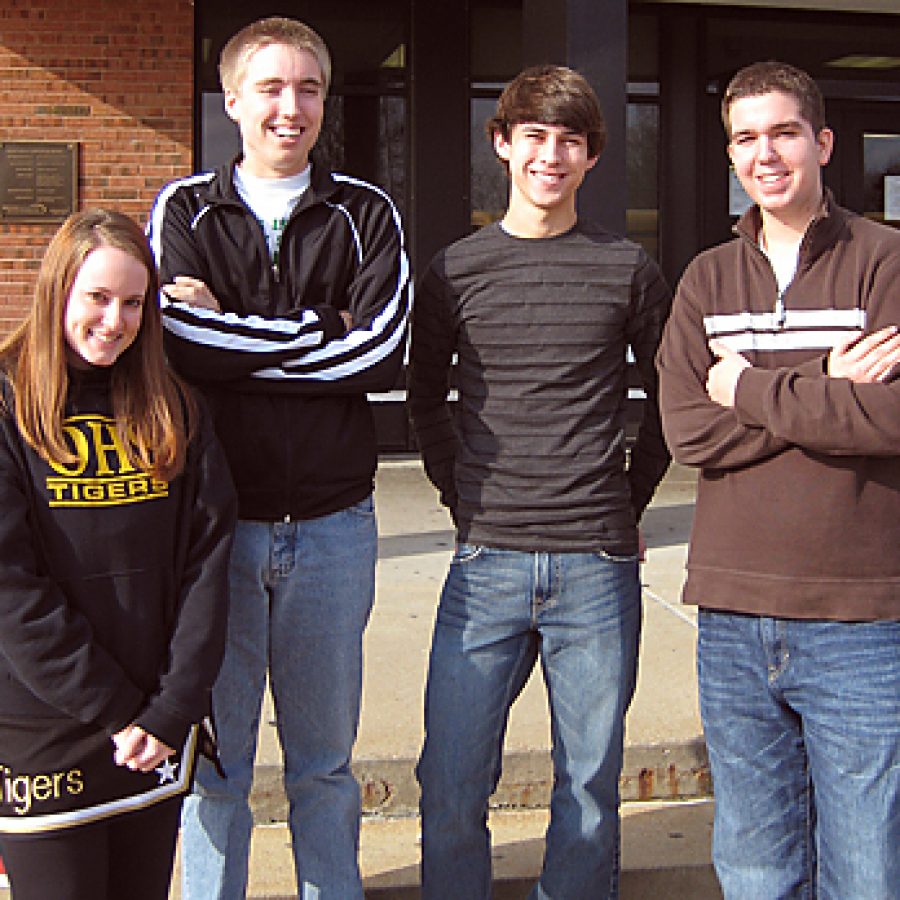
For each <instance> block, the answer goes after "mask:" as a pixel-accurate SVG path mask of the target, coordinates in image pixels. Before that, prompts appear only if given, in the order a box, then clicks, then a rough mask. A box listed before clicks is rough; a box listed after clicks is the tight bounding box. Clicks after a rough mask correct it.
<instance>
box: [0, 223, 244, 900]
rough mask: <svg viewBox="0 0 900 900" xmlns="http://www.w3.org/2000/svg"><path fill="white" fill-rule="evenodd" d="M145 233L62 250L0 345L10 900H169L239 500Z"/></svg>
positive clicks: (4, 780)
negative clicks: (183, 371)
mask: <svg viewBox="0 0 900 900" xmlns="http://www.w3.org/2000/svg"><path fill="white" fill-rule="evenodd" d="M157 297H158V282H157V276H156V269H155V265H154V261H153V257H152V255H151V253H150V250H149V248H148V245H147V242H146V239H145V237H144V234H143V232H142V231H141V230H140V228H139V227H138V226H137V225H136V224H135V223H134V222H132V220H131V219H129V218H128V217H127V216H124V215H122V214H120V213H116V212H110V211H106V210H99V209H98V210H88V211H84V212H79V213H76V214H74V215H73V216H71V217H70V218H69V219H68V220H67V221H66V222H65V223H64V224H63V226H62V228H61V229H60V230H59V232H58V233H57V234H56V236H55V237H54V238H53V240H52V241H51V243H50V246H49V247H48V249H47V252H46V255H45V257H44V260H43V262H42V265H41V269H40V272H39V274H38V279H37V285H36V289H35V295H34V304H33V307H32V309H31V312H30V314H29V316H28V318H27V319H26V321H25V322H24V323H23V324H22V325H21V327H20V328H19V329H18V330H17V331H16V332H15V334H13V335H12V337H10V338H9V339H7V341H6V342H5V343H4V344H3V346H2V347H0V390H2V400H0V510H2V515H0V854H2V857H3V859H4V862H5V863H6V868H7V870H8V872H9V877H10V881H11V885H12V892H13V897H14V898H15V900H36V898H46V897H48V896H52V897H54V898H57V900H102V898H110V900H112V898H116V900H118V898H122V897H129V898H132V900H134V898H146V900H151V898H152V900H164V898H166V897H167V895H168V888H169V880H170V877H171V869H172V860H173V855H174V848H175V839H176V834H177V829H178V817H179V810H180V805H181V797H182V794H183V793H184V791H185V790H186V789H187V787H188V785H189V781H190V778H191V774H192V769H193V761H194V755H195V752H196V749H197V746H198V731H199V729H198V726H197V723H199V722H201V721H202V720H203V718H204V717H205V715H206V714H207V712H208V707H209V693H210V688H211V685H212V682H213V680H214V678H215V675H216V673H217V671H218V668H219V664H220V661H221V655H222V650H223V646H224V636H225V624H226V609H225V604H226V597H227V585H226V571H227V560H228V554H229V552H230V543H231V534H232V529H233V525H234V517H235V500H234V491H233V487H232V484H231V480H230V477H229V475H228V469H227V466H226V463H225V460H224V457H223V455H222V453H221V449H220V447H219V445H218V443H217V442H216V440H215V438H214V437H213V432H212V428H211V424H210V423H209V422H208V421H207V418H206V416H205V414H204V413H203V411H202V409H201V408H200V407H198V406H197V405H196V404H195V402H194V400H193V399H192V397H191V395H190V393H189V391H188V390H187V389H186V388H185V387H184V386H183V385H182V384H181V383H180V382H179V381H178V380H177V378H176V377H175V376H174V375H173V374H172V373H171V372H170V371H169V369H168V368H167V367H166V364H165V361H164V358H163V349H162V325H161V318H160V312H159V305H158V299H157Z"/></svg>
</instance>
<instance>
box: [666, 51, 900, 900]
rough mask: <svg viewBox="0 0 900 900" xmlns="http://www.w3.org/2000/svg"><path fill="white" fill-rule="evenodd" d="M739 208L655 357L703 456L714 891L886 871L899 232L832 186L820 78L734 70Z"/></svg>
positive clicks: (885, 887)
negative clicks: (845, 200)
mask: <svg viewBox="0 0 900 900" xmlns="http://www.w3.org/2000/svg"><path fill="white" fill-rule="evenodd" d="M722 116H723V121H724V124H725V129H726V133H727V136H728V153H729V156H730V157H731V161H732V163H733V165H734V170H735V173H736V175H737V177H738V178H739V179H740V181H741V184H742V185H743V186H744V189H745V190H746V191H747V193H748V194H749V196H750V197H751V199H752V200H753V201H754V206H753V207H752V208H751V209H750V210H749V211H748V212H747V213H746V214H745V215H744V216H743V217H742V218H741V219H740V221H739V222H738V223H737V226H736V228H735V231H736V235H737V237H736V238H735V239H734V240H732V241H730V242H728V243H726V244H723V245H721V246H719V247H715V248H713V249H711V250H708V251H706V252H704V253H702V254H701V255H700V256H698V257H697V258H696V259H695V260H694V261H693V262H692V263H691V265H690V266H689V267H688V269H687V270H686V272H685V274H684V276H683V278H682V280H681V283H680V284H679V287H678V292H677V295H676V299H675V303H674V306H673V311H672V317H671V319H670V320H669V324H668V326H667V328H666V332H665V336H664V338H663V342H662V345H661V347H660V351H659V370H660V396H661V407H662V413H663V421H664V425H665V433H666V436H667V438H668V440H669V444H670V446H671V448H672V452H673V455H674V456H675V458H676V459H677V460H678V461H680V462H682V463H685V464H688V465H694V466H698V467H699V468H700V470H701V471H700V481H699V490H698V495H697V504H696V513H695V518H694V530H693V535H692V538H691V545H690V552H689V556H688V564H687V567H688V574H687V582H686V584H685V588H684V599H685V601H686V602H688V603H695V604H697V605H698V606H699V607H700V611H699V639H698V665H699V680H700V704H701V712H702V716H703V725H704V730H705V733H706V741H707V746H708V748H709V757H710V764H711V768H712V775H713V783H714V786H715V797H716V814H715V829H714V846H713V859H714V862H715V866H716V871H717V873H718V876H719V880H720V882H721V884H722V889H723V892H724V894H725V897H726V900H749V898H754V900H755V898H777V897H811V898H815V897H822V898H826V897H827V898H851V897H852V898H853V900H887V898H888V897H896V896H897V890H898V886H900V854H898V847H900V557H898V554H897V546H898V544H900V382H898V381H897V380H895V379H894V378H893V377H892V374H893V367H894V365H895V364H896V363H897V361H898V358H900V353H898V344H900V338H898V337H897V329H896V327H895V326H896V325H897V324H898V323H900V293H898V289H897V285H898V283H900V234H898V232H896V231H894V230H893V229H890V228H886V227H885V226H883V225H880V224H877V223H875V222H872V221H870V220H868V219H866V218H864V217H863V216H859V215H856V214H854V213H852V212H850V211H848V210H846V209H842V208H841V207H839V206H838V205H837V204H836V203H835V202H834V198H833V197H832V196H831V194H830V192H829V191H827V190H826V189H824V188H823V184H822V167H823V166H824V165H826V164H827V162H828V160H829V158H830V156H831V151H832V146H833V143H834V135H833V134H832V132H831V130H830V129H829V128H828V127H827V126H826V123H825V113H824V104H823V101H822V96H821V94H820V92H819V89H818V87H817V86H816V84H815V82H814V81H813V80H812V78H810V77H809V75H807V74H806V73H805V72H802V71H801V70H799V69H796V68H794V67H793V66H790V65H787V64H784V63H779V62H767V63H758V64H755V65H752V66H749V67H747V68H745V69H742V70H741V71H740V72H738V73H737V74H736V75H735V77H734V78H733V79H732V81H731V83H730V84H729V86H728V88H727V90H726V93H725V97H724V100H723V104H722Z"/></svg>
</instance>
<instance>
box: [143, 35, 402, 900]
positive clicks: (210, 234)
mask: <svg viewBox="0 0 900 900" xmlns="http://www.w3.org/2000/svg"><path fill="white" fill-rule="evenodd" d="M330 72H331V63H330V59H329V56H328V50H327V48H326V47H325V44H324V43H323V42H322V39H321V38H320V37H319V36H318V35H317V34H316V33H315V32H314V31H313V30H312V29H310V28H308V27H307V26H306V25H304V24H302V23H300V22H295V21H293V20H291V19H282V18H270V19H263V20H260V21H259V22H255V23H253V24H251V25H249V26H247V27H246V28H244V29H242V30H241V31H240V32H238V33H237V34H236V35H235V36H234V37H233V38H232V39H231V40H230V41H229V42H228V43H227V44H226V46H225V48H224V49H223V51H222V55H221V66H220V73H221V79H222V86H223V88H224V91H225V108H226V111H227V112H228V114H229V115H230V116H231V118H232V119H234V121H235V122H237V124H238V127H239V129H240V134H241V144H242V153H241V155H240V156H239V157H238V158H237V159H236V160H235V161H234V162H233V163H232V164H229V165H227V166H224V167H222V168H221V169H219V170H218V171H216V172H208V173H204V174H201V175H195V176H192V177H190V178H185V179H182V180H180V181H178V182H175V183H173V184H171V185H169V186H168V187H167V188H165V189H164V190H163V191H162V193H161V194H160V196H159V198H158V200H157V203H156V206H155V208H154V211H153V216H152V221H151V229H150V232H151V238H152V242H153V247H154V250H155V252H156V255H157V259H158V261H159V266H160V271H161V282H162V284H163V291H164V294H165V295H166V296H167V297H168V300H167V303H166V305H165V308H164V321H165V325H166V329H167V337H168V350H169V353H170V356H171V358H172V360H173V362H174V363H175V365H176V367H177V368H178V369H179V371H180V372H181V373H182V374H183V375H184V376H185V377H186V378H188V379H190V380H191V381H193V382H195V383H196V384H198V385H199V386H200V387H201V388H202V389H203V392H204V394H205V395H206V397H207V398H208V400H209V401H210V405H211V406H212V408H213V412H214V415H215V417H216V427H217V431H218V433H219V436H220V438H221V440H222V443H223V445H224V447H225V451H226V455H227V456H228V461H229V464H230V467H231V470H232V474H233V476H234V480H235V482H236V484H237V488H238V496H239V500H240V521H239V523H238V527H237V532H236V536H235V544H234V552H233V554H232V560H231V568H230V572H229V575H230V585H231V587H230V613H229V622H228V645H227V648H226V652H225V662H224V664H223V666H222V671H221V673H220V675H219V679H218V681H217V683H216V686H215V689H214V691H213V711H214V716H215V725H216V728H217V732H218V739H219V755H220V758H221V763H222V770H221V773H220V772H218V771H217V770H216V769H215V768H214V767H213V766H212V765H211V764H209V763H207V762H201V764H200V767H199V769H198V772H197V787H196V791H195V793H194V795H193V796H192V797H190V798H189V799H188V801H187V803H186V805H185V817H184V841H183V848H184V866H183V870H184V892H183V894H184V896H185V898H187V900H194V898H204V900H208V898H238V897H243V896H244V894H245V891H246V883H247V855H248V847H249V840H250V832H251V828H252V817H251V813H250V808H249V803H248V796H249V793H250V786H251V782H252V778H253V762H254V752H255V748H256V737H257V732H258V728H259V715H260V703H261V700H262V696H263V691H264V689H265V684H266V676H267V674H268V677H269V681H270V684H271V688H272V694H273V697H274V700H275V712H276V725H277V727H278V736H279V739H280V741H281V746H282V751H283V754H284V784H285V791H286V793H287V797H288V801H289V804H290V813H289V825H290V829H291V839H292V842H293V849H294V861H295V867H296V872H297V882H298V892H299V896H301V897H304V898H312V897H315V898H317V900H354V898H358V900H361V898H362V885H361V880H360V874H359V867H358V863H357V849H358V840H359V816H360V798H359V788H358V786H357V784H356V781H355V780H354V778H353V774H352V772H351V770H350V754H351V748H352V746H353V742H354V740H355V737H356V728H357V722H358V718H359V707H360V695H361V688H362V638H363V631H364V629H365V627H366V623H367V621H368V617H369V612H370V610H371V607H372V602H373V598H374V589H375V556H376V531H375V514H374V510H373V506H372V488H373V476H374V473H375V464H376V440H375V430H374V425H373V420H372V413H371V410H370V409H369V405H368V402H367V400H366V392H367V391H370V390H385V389H387V388H390V387H392V386H393V384H394V381H395V379H396V377H397V374H398V372H399V369H400V365H401V362H402V356H403V349H404V336H405V325H406V315H407V303H408V298H407V280H408V271H409V270H408V263H407V258H406V252H405V249H404V240H403V233H402V230H401V227H400V220H399V216H398V214H397V210H396V209H395V207H394V205H393V203H392V202H391V201H390V199H389V198H388V197H387V196H386V195H385V194H384V192H383V191H381V190H379V189H378V188H376V187H374V186H372V185H370V184H366V183H365V182H362V181H359V180H358V179H355V178H351V177H348V176H346V175H339V174H336V173H329V172H328V171H326V170H324V169H323V168H322V167H321V166H320V165H319V164H317V163H310V159H309V154H310V151H311V150H312V148H313V146H314V145H315V143H316V140H317V138H318V136H319V130H320V128H321V125H322V116H323V111H324V100H325V94H326V91H327V88H328V82H329V78H330Z"/></svg>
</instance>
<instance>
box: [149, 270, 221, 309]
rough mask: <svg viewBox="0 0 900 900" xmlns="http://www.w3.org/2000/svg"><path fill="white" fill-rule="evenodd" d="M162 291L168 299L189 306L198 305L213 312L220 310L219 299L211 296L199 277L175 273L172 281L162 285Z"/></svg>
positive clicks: (210, 292)
mask: <svg viewBox="0 0 900 900" xmlns="http://www.w3.org/2000/svg"><path fill="white" fill-rule="evenodd" d="M162 292H163V293H164V294H165V295H166V296H167V297H168V298H169V299H170V300H177V301H178V302H179V303H187V304H188V305H189V306H199V307H201V308H202V309H211V310H212V311H213V312H222V307H221V306H219V301H218V300H216V298H215V297H214V296H213V294H212V291H210V289H209V288H208V287H207V286H206V283H205V282H203V281H201V280H200V279H199V278H191V277H190V276H188V275H176V276H175V280H174V281H170V282H169V283H168V284H164V285H163V287H162Z"/></svg>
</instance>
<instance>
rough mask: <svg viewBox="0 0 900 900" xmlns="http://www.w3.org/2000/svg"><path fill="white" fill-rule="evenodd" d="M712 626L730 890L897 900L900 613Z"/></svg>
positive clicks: (703, 644)
mask: <svg viewBox="0 0 900 900" xmlns="http://www.w3.org/2000/svg"><path fill="white" fill-rule="evenodd" d="M699 627H700V630H699V643H698V666H699V675H700V704H701V712H702V715H703V725H704V729H705V732H706V742H707V745H708V748H709V758H710V765H711V768H712V775H713V785H714V791H715V801H716V813H715V826H714V837H713V861H714V863H715V866H716V872H717V874H718V876H719V881H720V882H721V884H722V890H723V892H724V894H725V898H726V900H763V898H764V900H781V898H788V897H791V898H794V897H796V898H820V900H897V898H898V897H900V622H866V623H848V622H825V621H797V620H786V619H771V618H760V617H757V616H747V615H732V614H728V613H720V612H709V611H704V610H701V611H700V617H699Z"/></svg>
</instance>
